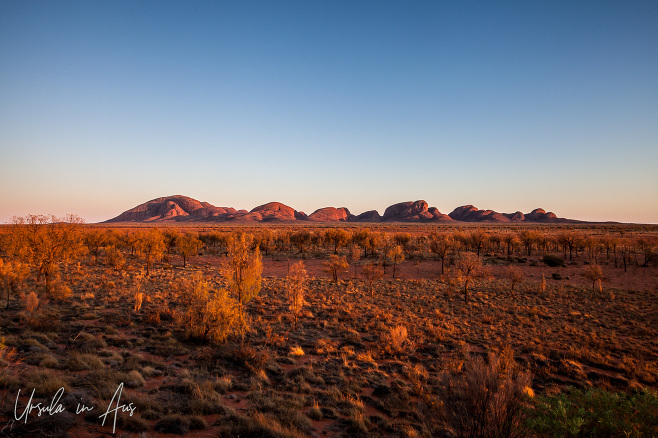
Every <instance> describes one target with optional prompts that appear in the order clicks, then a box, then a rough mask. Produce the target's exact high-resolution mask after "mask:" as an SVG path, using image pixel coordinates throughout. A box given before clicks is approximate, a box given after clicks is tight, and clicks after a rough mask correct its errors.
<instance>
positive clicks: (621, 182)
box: [0, 0, 658, 223]
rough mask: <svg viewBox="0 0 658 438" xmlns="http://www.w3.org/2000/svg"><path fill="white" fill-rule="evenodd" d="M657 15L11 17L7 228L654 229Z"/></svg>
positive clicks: (2, 13) (591, 10) (348, 12)
mask: <svg viewBox="0 0 658 438" xmlns="http://www.w3.org/2000/svg"><path fill="white" fill-rule="evenodd" d="M657 169H658V2H657V1H655V0H652V1H613V2H611V1H587V2H579V1H523V2H498V1H486V2H485V1H482V2H478V1H454V2H440V1H427V2H407V1H396V2H392V1H379V0H378V1H371V2H355V1H323V2H321V1H313V0H310V1H309V0H304V1H301V0H300V1H297V2H287V1H268V2H258V1H248V2H245V1H235V2H229V1H220V2H202V1H193V2H183V1H179V2H172V1H153V2H146V1H80V2H68V1H6V0H2V1H0V222H6V221H9V220H10V219H11V217H12V216H14V215H25V214H28V213H53V214H56V215H64V214H66V213H77V214H79V215H80V216H82V217H83V218H85V219H86V220H87V221H88V222H94V221H100V220H105V219H108V218H110V217H113V216H116V215H118V214H119V213H121V212H122V211H124V210H127V209H129V208H132V207H134V206H135V205H137V204H140V203H142V202H145V201H148V200H150V199H153V198H156V197H160V196H166V195H172V194H183V195H187V196H191V197H193V198H196V199H199V200H201V201H207V202H210V203H212V204H214V205H218V206H231V207H235V208H238V209H248V210H249V209H252V208H253V207H255V206H257V205H260V204H263V203H265V202H269V201H279V202H283V203H285V204H288V205H290V206H291V207H294V208H296V209H297V210H302V211H305V212H306V213H311V212H313V211H314V210H315V209H317V208H320V207H325V206H336V207H340V206H345V207H348V208H349V209H350V210H351V211H352V212H354V213H361V212H363V211H366V210H371V209H377V210H379V212H380V213H383V211H384V209H385V208H386V207H387V206H388V205H391V204H393V203H396V202H401V201H408V200H417V199H424V200H426V201H427V202H428V203H429V204H430V205H431V206H436V207H438V208H439V210H440V211H442V212H444V213H449V212H450V211H452V210H453V209H454V208H455V207H458V206H460V205H464V204H473V205H475V206H476V207H478V208H481V209H493V210H497V211H501V212H513V211H516V210H521V211H523V212H528V211H530V210H532V209H533V208H535V207H543V208H545V209H546V210H551V211H554V212H555V213H556V214H557V215H558V216H561V217H570V218H577V219H588V220H620V221H632V222H651V223H658V170H657Z"/></svg>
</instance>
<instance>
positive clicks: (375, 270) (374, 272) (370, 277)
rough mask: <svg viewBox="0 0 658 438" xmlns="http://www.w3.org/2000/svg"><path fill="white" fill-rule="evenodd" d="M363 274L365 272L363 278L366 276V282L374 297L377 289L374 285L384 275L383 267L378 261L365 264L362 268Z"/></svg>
mask: <svg viewBox="0 0 658 438" xmlns="http://www.w3.org/2000/svg"><path fill="white" fill-rule="evenodd" d="M361 274H363V278H365V280H366V283H368V287H369V288H370V296H371V297H373V298H374V297H375V289H374V287H373V285H374V283H375V281H376V280H379V279H380V278H382V277H383V276H384V271H383V269H382V267H381V266H379V265H378V264H376V263H368V264H367V265H363V268H361Z"/></svg>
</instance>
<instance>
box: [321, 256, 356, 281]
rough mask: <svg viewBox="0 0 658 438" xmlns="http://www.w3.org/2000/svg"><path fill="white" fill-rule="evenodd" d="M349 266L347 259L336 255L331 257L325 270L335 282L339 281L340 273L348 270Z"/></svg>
mask: <svg viewBox="0 0 658 438" xmlns="http://www.w3.org/2000/svg"><path fill="white" fill-rule="evenodd" d="M349 266H350V265H349V263H347V260H346V259H345V257H343V256H338V255H335V254H332V255H330V256H329V260H327V261H326V262H325V270H326V271H327V272H329V273H330V274H331V278H332V279H333V280H334V282H337V281H338V273H339V272H341V271H345V270H347V268H349Z"/></svg>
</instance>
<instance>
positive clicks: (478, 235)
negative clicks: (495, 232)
mask: <svg viewBox="0 0 658 438" xmlns="http://www.w3.org/2000/svg"><path fill="white" fill-rule="evenodd" d="M468 237H469V239H470V243H471V245H473V248H475V250H476V252H477V256H478V257H480V250H482V248H483V247H484V245H485V244H486V243H487V241H488V240H489V235H488V234H487V233H486V232H485V231H484V230H481V229H477V230H474V231H472V232H471V233H470V234H469V236H468Z"/></svg>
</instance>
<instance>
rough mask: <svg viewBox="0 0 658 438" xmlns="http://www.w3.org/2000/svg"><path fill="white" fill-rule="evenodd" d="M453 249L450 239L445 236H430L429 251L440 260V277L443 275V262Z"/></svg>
mask: <svg viewBox="0 0 658 438" xmlns="http://www.w3.org/2000/svg"><path fill="white" fill-rule="evenodd" d="M452 247H453V241H452V238H451V237H450V236H448V235H446V234H432V237H431V240H430V250H431V251H432V252H433V253H434V254H436V256H437V257H439V258H440V259H441V275H443V274H444V264H445V263H444V260H445V258H446V256H447V255H448V252H449V251H450V250H451V249H452Z"/></svg>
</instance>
